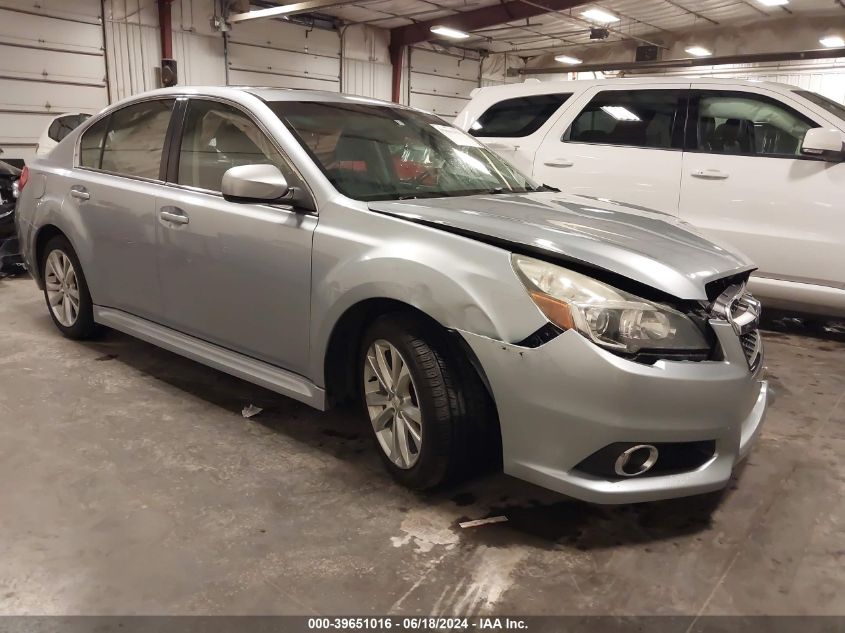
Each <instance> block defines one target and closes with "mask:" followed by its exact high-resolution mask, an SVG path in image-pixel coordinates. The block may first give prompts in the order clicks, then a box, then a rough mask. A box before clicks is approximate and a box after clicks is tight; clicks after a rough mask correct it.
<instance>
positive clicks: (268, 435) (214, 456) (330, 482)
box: [0, 278, 845, 615]
mask: <svg viewBox="0 0 845 633" xmlns="http://www.w3.org/2000/svg"><path fill="white" fill-rule="evenodd" d="M766 342H767V346H768V366H769V372H770V376H771V378H772V380H773V383H774V386H775V389H776V391H777V395H778V399H777V401H776V402H775V404H774V406H773V408H772V409H771V412H770V415H769V418H768V421H767V425H766V428H765V430H764V432H763V435H762V438H761V441H760V442H759V443H758V445H757V447H756V448H755V450H754V451H753V452H752V454H751V456H750V458H749V460H748V461H747V463H746V464H745V466H744V468H742V472H739V473H737V478H736V481H735V482H734V483H733V484H732V485H731V486H730V488H729V489H728V490H727V491H726V492H725V493H724V494H723V495H709V496H705V497H698V498H690V499H685V500H678V501H672V502H661V503H652V504H646V505H639V506H627V507H595V506H589V505H586V504H582V503H577V502H574V501H570V500H567V499H565V498H563V497H560V496H557V495H555V494H552V493H549V492H546V491H544V490H541V489H538V488H534V487H532V486H529V485H527V484H523V483H521V482H518V481H516V480H512V479H510V478H507V477H504V476H502V475H498V476H491V477H487V478H485V479H482V480H477V481H473V482H471V483H469V484H467V485H465V486H463V487H461V488H460V489H456V490H451V491H447V492H444V493H440V494H436V495H428V496H419V495H415V494H413V493H410V492H408V491H406V490H404V489H402V488H400V487H399V486H397V485H395V484H394V483H393V482H392V481H391V480H390V479H389V477H388V476H386V474H385V473H384V471H383V470H382V468H381V465H380V463H379V461H378V458H377V456H376V454H375V452H374V447H373V446H372V445H371V441H370V438H369V436H368V429H367V427H366V424H365V423H362V421H361V420H360V418H358V417H357V416H355V415H354V413H352V412H350V411H333V412H329V413H318V412H316V411H313V410H311V409H309V408H307V407H305V406H304V405H300V404H298V403H296V402H294V401H292V400H288V399H286V398H283V397H281V396H277V395H275V394H273V393H271V392H269V391H266V390H263V389H261V388H259V387H254V386H252V385H250V384H248V383H245V382H242V381H240V380H238V379H235V378H231V377H229V376H227V375H225V374H222V373H219V372H217V371H215V370H212V369H208V368H205V367H203V366H201V365H198V364H196V363H193V362H191V361H188V360H184V359H182V358H180V357H178V356H175V355H173V354H170V353H168V352H165V351H162V350H159V349H157V348H155V347H152V346H151V345H147V344H145V343H142V342H140V341H137V340H134V339H132V338H130V337H127V336H124V335H122V334H118V333H116V332H110V333H108V334H107V335H106V336H105V337H104V338H103V339H102V340H100V341H97V342H93V343H85V344H81V343H76V342H73V341H69V340H66V339H64V338H62V337H61V336H60V335H59V334H58V332H57V331H56V330H55V328H54V327H53V325H52V323H51V322H50V320H49V317H48V315H47V311H46V308H45V306H44V304H43V299H42V297H41V295H40V293H39V292H38V290H37V289H36V287H35V284H34V283H33V282H32V281H31V280H29V279H28V278H15V279H5V280H0V350H2V352H0V482H2V485H0V561H2V563H0V613H3V614H10V613H15V614H34V613H38V614H139V613H143V614H189V613H191V614H206V613H207V614H223V613H225V614H259V613H260V614H291V613H296V614H316V613H322V614H326V613H345V614H369V613H373V614H385V613H406V614H416V613H421V614H432V613H445V614H451V613H461V614H487V613H506V614H513V615H519V614H536V615H544V614H564V613H565V614H593V613H595V614H687V615H689V614H845V542H843V533H845V503H843V498H845V402H843V395H845V344H843V343H841V342H836V341H830V340H818V339H812V338H805V337H801V336H797V335H790V334H770V335H768V336H767V341H766ZM250 403H253V404H255V405H257V406H260V407H264V412H263V413H261V414H259V415H258V416H256V417H254V418H252V419H249V420H246V419H244V418H243V417H242V416H241V409H242V408H243V407H244V406H245V405H247V404H250ZM490 514H505V515H507V516H508V517H509V518H510V522H508V523H504V524H499V525H491V526H486V527H480V528H475V529H467V530H462V529H460V528H458V527H457V523H458V522H459V521H460V520H464V519H466V518H467V517H469V518H478V517H485V516H488V515H490Z"/></svg>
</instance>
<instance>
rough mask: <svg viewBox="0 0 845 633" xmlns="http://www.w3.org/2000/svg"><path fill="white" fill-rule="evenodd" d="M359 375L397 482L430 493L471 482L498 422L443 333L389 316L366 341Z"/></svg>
mask: <svg viewBox="0 0 845 633" xmlns="http://www.w3.org/2000/svg"><path fill="white" fill-rule="evenodd" d="M358 367H359V385H360V390H361V391H360V394H361V401H362V404H363V408H364V411H365V412H366V414H367V417H368V419H369V421H370V424H371V426H372V429H373V434H374V437H375V440H376V444H377V446H378V450H379V453H380V455H381V457H382V460H383V461H384V463H385V465H386V467H387V469H388V471H390V473H391V475H393V477H394V478H395V479H396V480H397V481H399V482H400V483H402V484H404V485H405V486H407V487H409V488H412V489H414V490H427V489H430V488H434V487H437V486H439V485H442V484H444V483H446V482H448V481H452V480H454V479H457V478H459V477H462V476H466V475H468V474H471V472H472V470H473V465H474V464H475V463H477V462H478V461H479V460H478V459H477V457H479V455H477V454H473V453H474V452H477V450H480V449H482V448H483V449H487V448H489V444H490V443H489V441H488V440H487V439H485V438H487V437H489V434H490V431H491V424H490V422H492V421H493V416H494V415H495V414H493V413H492V407H491V406H490V399H489V396H488V395H487V392H486V391H485V389H484V386H483V385H482V383H481V381H480V379H479V378H478V375H477V374H476V372H475V370H474V369H473V368H472V366H471V365H470V364H469V362H468V361H467V359H466V358H465V357H464V355H463V354H462V352H461V351H460V350H458V349H456V347H455V345H454V344H453V342H452V341H451V340H449V339H448V336H447V334H446V332H445V331H443V330H442V328H440V327H439V326H437V325H436V324H433V323H431V322H429V321H427V320H425V319H423V318H422V317H419V316H416V315H413V314H406V313H397V314H391V315H385V316H382V317H380V318H379V319H377V320H376V321H375V322H374V323H373V325H372V326H371V327H370V328H369V330H367V332H366V334H365V335H364V338H363V341H362V344H361V350H360V355H359V363H358ZM473 449H475V450H473Z"/></svg>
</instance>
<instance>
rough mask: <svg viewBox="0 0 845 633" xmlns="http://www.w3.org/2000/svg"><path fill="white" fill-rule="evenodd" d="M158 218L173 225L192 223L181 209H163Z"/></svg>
mask: <svg viewBox="0 0 845 633" xmlns="http://www.w3.org/2000/svg"><path fill="white" fill-rule="evenodd" d="M158 217H160V218H161V219H162V220H164V221H165V222H171V223H173V224H187V223H188V222H190V221H191V220H190V218H188V216H187V215H185V212H184V211H182V209H180V208H179V207H162V208H161V211H159V212H158Z"/></svg>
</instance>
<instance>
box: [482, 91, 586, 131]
mask: <svg viewBox="0 0 845 633" xmlns="http://www.w3.org/2000/svg"><path fill="white" fill-rule="evenodd" d="M571 96H572V95H571V94H553V95H529V96H525V97H516V98H514V99H505V100H504V101H499V102H498V103H496V104H494V105H492V106H490V107H489V108H488V109H487V110H485V112H484V113H483V114H482V115H481V116H480V117H478V119H477V120H476V121H475V123H473V124H472V126H470V129H469V133H470V134H472V135H473V136H479V137H494V138H495V137H502V138H516V137H522V136H528V135H529V134H533V133H534V132H536V131H537V130H539V129H540V128H541V127H542V126H543V124H544V123H545V122H546V121H548V120H549V117H551V116H552V115H553V114H554V113H555V112H557V110H558V108H560V106H562V105H563V104H564V103H565V102H566V100H567V99H569V97H571Z"/></svg>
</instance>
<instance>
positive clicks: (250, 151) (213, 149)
mask: <svg viewBox="0 0 845 633" xmlns="http://www.w3.org/2000/svg"><path fill="white" fill-rule="evenodd" d="M240 165H275V166H276V167H278V168H279V169H280V170H281V172H282V173H283V174H284V176H285V178H287V179H288V182H289V183H291V184H294V183H295V182H296V180H298V179H296V178H295V176H294V174H293V172H292V170H291V169H290V167H289V166H288V165H287V163H286V161H285V159H284V158H283V157H282V156H281V154H279V152H278V150H277V149H276V148H275V146H274V145H273V143H271V142H270V139H268V138H267V136H266V135H265V134H264V132H262V131H261V130H260V129H259V128H258V126H257V125H256V124H255V123H254V122H253V120H252V119H251V118H249V117H248V116H247V115H246V114H244V113H243V112H241V111H240V110H238V109H237V108H235V107H233V106H229V105H226V104H223V103H219V102H217V101H209V100H202V99H191V100H190V101H189V102H188V111H187V113H186V114H185V123H184V125H183V127H182V143H181V146H180V149H179V175H178V178H177V182H178V183H179V184H180V185H187V186H189V187H198V188H200V189H207V190H209V191H220V190H221V183H222V181H223V174H224V173H226V171H227V170H228V169H230V168H232V167H238V166H240Z"/></svg>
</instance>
